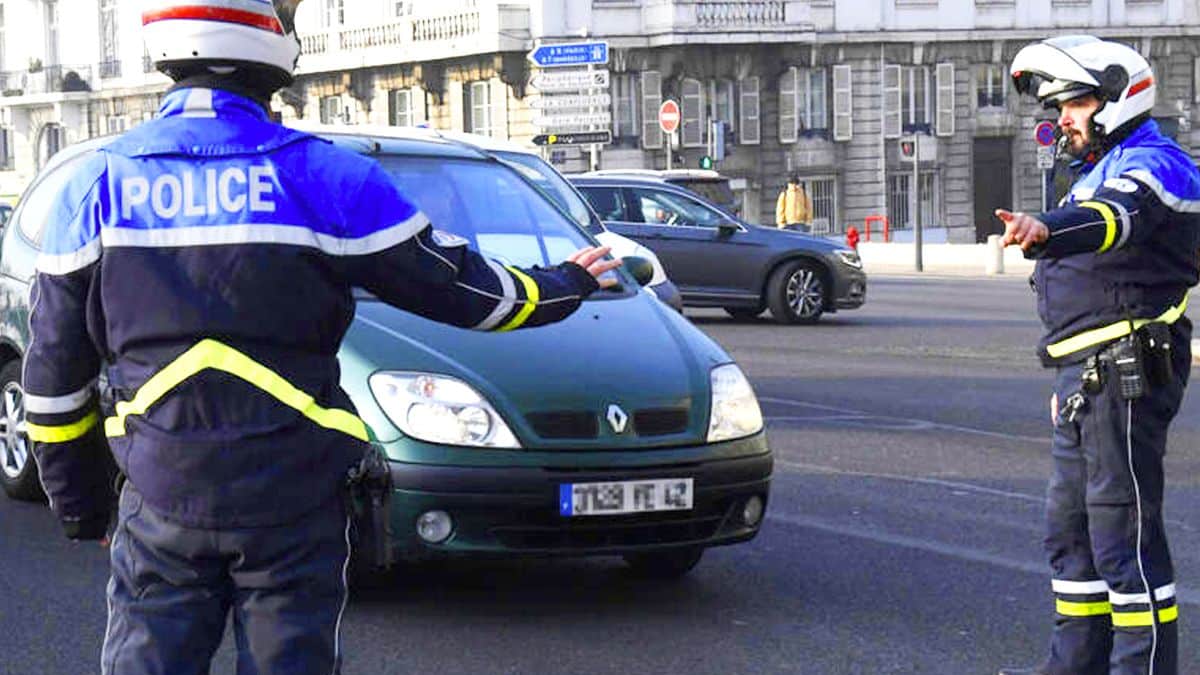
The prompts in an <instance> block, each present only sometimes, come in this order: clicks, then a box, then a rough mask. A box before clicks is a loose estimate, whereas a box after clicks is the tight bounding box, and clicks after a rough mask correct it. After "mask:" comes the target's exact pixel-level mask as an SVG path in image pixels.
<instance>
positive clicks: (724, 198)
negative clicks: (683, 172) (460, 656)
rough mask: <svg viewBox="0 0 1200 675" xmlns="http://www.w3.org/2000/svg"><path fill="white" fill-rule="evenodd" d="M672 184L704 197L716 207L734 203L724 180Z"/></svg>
mask: <svg viewBox="0 0 1200 675" xmlns="http://www.w3.org/2000/svg"><path fill="white" fill-rule="evenodd" d="M671 182H672V183H675V184H676V185H681V186H683V187H685V188H687V189H689V190H691V191H692V192H695V193H696V194H698V195H700V196H701V197H704V198H705V199H707V200H708V201H710V202H712V203H714V204H717V205H718V206H728V205H730V204H732V203H733V202H734V199H735V198H734V196H733V190H732V189H731V188H730V187H729V181H726V180H692V179H683V180H673V181H671Z"/></svg>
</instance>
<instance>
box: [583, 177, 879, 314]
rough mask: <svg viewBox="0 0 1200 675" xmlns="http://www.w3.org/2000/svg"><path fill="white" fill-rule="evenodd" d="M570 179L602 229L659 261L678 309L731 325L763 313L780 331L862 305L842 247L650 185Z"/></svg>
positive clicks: (857, 269) (857, 275) (857, 270)
mask: <svg viewBox="0 0 1200 675" xmlns="http://www.w3.org/2000/svg"><path fill="white" fill-rule="evenodd" d="M568 179H570V181H571V182H572V183H574V184H575V186H576V187H577V188H579V190H580V192H582V193H583V195H584V196H585V197H586V198H587V200H588V201H589V202H590V203H591V205H592V208H593V209H595V211H596V213H598V214H599V215H600V218H601V219H602V220H603V221H604V225H605V227H607V228H609V229H610V230H613V231H614V232H617V233H619V234H623V235H625V236H627V237H629V238H630V239H633V240H634V241H637V242H639V243H641V244H644V245H645V246H647V247H649V248H650V249H651V250H653V251H654V252H655V253H657V254H658V257H659V260H661V261H662V263H663V266H665V267H666V268H667V275H668V276H670V277H671V279H673V280H674V281H675V284H676V285H677V286H679V291H680V293H682V294H683V304H684V305H685V306H692V307H723V308H725V311H726V312H728V313H729V314H730V315H732V316H734V317H739V318H743V317H755V316H758V315H759V314H761V313H762V312H763V310H764V309H767V308H769V309H770V310H771V315H772V317H773V318H774V319H775V320H776V321H778V322H780V323H815V322H816V321H817V320H818V319H820V318H821V315H822V314H824V313H825V312H836V311H838V310H842V309H855V308H857V307H861V306H862V304H863V303H864V302H866V298H867V275H866V273H864V272H863V268H862V261H861V260H860V259H859V257H858V253H856V252H855V251H854V250H853V249H849V248H846V247H845V246H844V245H842V244H840V243H837V242H832V241H830V240H828V239H822V238H820V237H814V236H810V235H807V234H804V233H801V232H796V231H792V230H780V229H777V228H774V227H763V226H760V225H753V224H751V223H748V222H746V221H744V220H741V219H740V218H738V217H736V216H734V215H733V214H731V213H729V212H728V211H725V210H722V209H721V208H719V207H718V206H717V205H715V204H713V203H712V202H710V201H708V200H707V199H704V198H703V197H701V196H700V195H698V194H696V193H694V192H692V191H691V190H688V189H686V188H682V187H679V186H678V185H675V184H673V183H671V182H668V181H666V180H663V179H661V178H658V177H652V176H647V175H642V176H633V175H629V174H616V173H613V174H610V175H604V176H596V175H586V174H581V175H577V176H568Z"/></svg>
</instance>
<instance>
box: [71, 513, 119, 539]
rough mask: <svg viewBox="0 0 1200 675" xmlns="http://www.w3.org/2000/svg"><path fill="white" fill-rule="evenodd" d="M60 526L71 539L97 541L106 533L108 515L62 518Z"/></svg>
mask: <svg viewBox="0 0 1200 675" xmlns="http://www.w3.org/2000/svg"><path fill="white" fill-rule="evenodd" d="M62 526H63V532H65V533H66V535H67V539H70V540H71V541H99V540H101V539H103V538H104V537H106V536H107V535H108V515H107V514H106V515H103V516H90V517H87V518H64V519H63V520H62Z"/></svg>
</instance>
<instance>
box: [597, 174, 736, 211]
mask: <svg viewBox="0 0 1200 675" xmlns="http://www.w3.org/2000/svg"><path fill="white" fill-rule="evenodd" d="M583 175H585V176H646V177H649V178H658V179H660V180H664V181H666V182H668V183H670V184H672V185H678V186H679V187H682V188H687V189H689V190H691V191H692V192H695V193H696V194H698V195H700V196H701V197H704V198H705V199H707V200H708V201H709V202H711V203H713V204H716V205H717V206H719V207H721V210H723V211H725V212H726V213H732V214H733V215H735V216H738V217H741V215H742V200H741V199H740V198H738V196H737V195H736V194H734V192H733V186H732V185H731V184H730V182H729V177H728V176H722V175H721V174H720V173H717V172H716V171H712V170H710V169H600V170H598V171H590V172H588V173H586V174H583Z"/></svg>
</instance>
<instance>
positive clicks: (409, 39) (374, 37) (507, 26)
mask: <svg viewBox="0 0 1200 675" xmlns="http://www.w3.org/2000/svg"><path fill="white" fill-rule="evenodd" d="M480 5H482V6H481V7H478V8H469V9H458V10H455V11H452V12H449V13H446V14H441V15H436V16H430V15H417V16H408V17H403V18H399V19H396V20H395V21H392V22H390V23H385V24H382V25H371V26H346V27H337V28H332V29H329V30H326V31H322V32H319V33H310V34H307V35H304V34H302V35H301V36H300V53H301V55H302V58H301V60H300V64H299V71H300V72H301V73H312V72H322V71H329V70H339V69H344V68H346V67H362V66H370V65H384V64H391V63H405V62H410V61H433V60H437V59H446V58H453V57H455V56H468V55H471V54H483V53H490V52H497V51H521V50H525V49H528V47H529V7H528V5H521V4H508V3H491V2H489V3H480Z"/></svg>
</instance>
